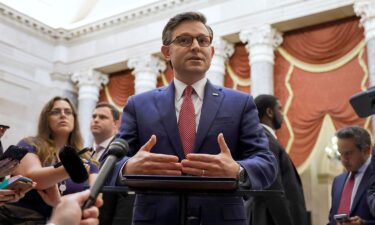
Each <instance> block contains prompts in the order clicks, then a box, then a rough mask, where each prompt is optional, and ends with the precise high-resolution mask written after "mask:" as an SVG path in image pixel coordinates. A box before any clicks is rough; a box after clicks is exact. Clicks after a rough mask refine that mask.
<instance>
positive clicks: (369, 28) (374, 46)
mask: <svg viewBox="0 0 375 225" xmlns="http://www.w3.org/2000/svg"><path fill="white" fill-rule="evenodd" d="M354 12H355V13H356V14H357V16H359V17H361V20H360V23H361V25H362V26H363V27H364V28H365V39H366V45H367V63H368V70H369V84H370V87H372V86H374V85H375V1H374V0H356V1H355V2H354ZM372 128H373V130H375V117H374V116H372Z"/></svg>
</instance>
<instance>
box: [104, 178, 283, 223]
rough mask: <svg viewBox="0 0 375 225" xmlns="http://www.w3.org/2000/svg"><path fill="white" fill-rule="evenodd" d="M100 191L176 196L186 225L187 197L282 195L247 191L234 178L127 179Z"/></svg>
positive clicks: (271, 192) (181, 218)
mask: <svg viewBox="0 0 375 225" xmlns="http://www.w3.org/2000/svg"><path fill="white" fill-rule="evenodd" d="M102 191H103V192H109V193H129V192H135V193H136V194H147V195H176V196H178V197H179V199H180V215H179V216H180V224H181V225H186V224H187V221H188V218H187V217H186V210H187V205H188V196H218V195H220V196H264V197H273V196H281V195H283V194H284V193H283V192H282V191H279V190H249V189H244V188H242V187H239V185H238V182H237V180H236V179H234V178H227V177H196V176H146V175H133V176H126V179H125V180H124V183H123V184H122V186H115V187H113V186H111V187H110V186H105V187H103V190H102Z"/></svg>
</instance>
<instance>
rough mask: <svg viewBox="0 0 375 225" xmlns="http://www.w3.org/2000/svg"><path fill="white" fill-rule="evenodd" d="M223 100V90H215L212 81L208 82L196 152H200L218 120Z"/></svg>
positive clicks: (196, 141)
mask: <svg viewBox="0 0 375 225" xmlns="http://www.w3.org/2000/svg"><path fill="white" fill-rule="evenodd" d="M223 99H224V93H223V92H222V91H221V88H219V89H218V88H215V87H214V86H213V85H212V84H211V83H210V81H207V84H206V87H205V91H204V98H203V105H202V111H201V117H200V119H199V126H198V131H197V135H196V139H195V145H194V146H195V147H194V152H199V151H200V149H199V148H200V146H201V145H202V143H203V140H204V138H205V137H206V135H207V132H208V130H209V128H210V127H211V124H212V122H213V121H214V119H215V118H216V114H217V112H218V110H219V108H220V104H221V101H222V100H223Z"/></svg>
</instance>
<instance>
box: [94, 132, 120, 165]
mask: <svg viewBox="0 0 375 225" xmlns="http://www.w3.org/2000/svg"><path fill="white" fill-rule="evenodd" d="M115 138H116V135H114V136H113V138H112V139H111V141H110V142H109V144H108V145H107V147H106V148H105V149H104V150H103V151H104V152H103V154H102V155H101V156H100V157H99V159H98V161H99V163H100V165H101V164H103V163H104V161H105V159H106V158H107V156H108V148H109V145H110V144H111V143H112V141H113V140H115Z"/></svg>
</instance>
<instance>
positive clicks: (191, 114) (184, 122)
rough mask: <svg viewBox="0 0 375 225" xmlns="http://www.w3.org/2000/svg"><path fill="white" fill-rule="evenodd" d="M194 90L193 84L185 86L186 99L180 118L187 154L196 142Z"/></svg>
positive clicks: (179, 124) (183, 144) (182, 138)
mask: <svg viewBox="0 0 375 225" xmlns="http://www.w3.org/2000/svg"><path fill="white" fill-rule="evenodd" d="M192 92H193V88H192V87H191V86H187V87H186V88H185V91H184V101H183V102H182V105H181V110H180V115H179V119H178V129H179V131H180V137H181V142H182V147H183V149H184V153H185V155H187V154H189V153H191V152H192V151H193V147H194V142H195V110H194V105H193V101H192V100H191V94H192Z"/></svg>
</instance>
